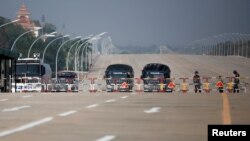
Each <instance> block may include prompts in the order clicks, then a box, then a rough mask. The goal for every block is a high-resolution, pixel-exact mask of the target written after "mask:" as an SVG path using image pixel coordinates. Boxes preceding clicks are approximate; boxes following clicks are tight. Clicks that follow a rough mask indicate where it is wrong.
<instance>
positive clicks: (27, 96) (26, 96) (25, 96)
mask: <svg viewBox="0 0 250 141" xmlns="http://www.w3.org/2000/svg"><path fill="white" fill-rule="evenodd" d="M29 97H32V95H24V96H22V98H29Z"/></svg>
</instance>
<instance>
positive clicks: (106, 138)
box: [96, 135, 115, 141]
mask: <svg viewBox="0 0 250 141" xmlns="http://www.w3.org/2000/svg"><path fill="white" fill-rule="evenodd" d="M113 139H115V136H114V135H106V136H104V137H101V138H99V139H97V140H96V141H111V140H113Z"/></svg>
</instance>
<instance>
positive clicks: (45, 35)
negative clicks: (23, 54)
mask: <svg viewBox="0 0 250 141" xmlns="http://www.w3.org/2000/svg"><path fill="white" fill-rule="evenodd" d="M56 33H57V32H51V33H49V34H43V35H41V36H40V37H38V38H37V39H36V40H35V41H34V42H33V43H32V44H31V45H30V48H29V51H28V55H27V58H29V56H30V51H31V48H32V47H33V45H34V44H35V43H36V42H37V41H38V40H39V39H42V38H44V37H55V35H54V34H56Z"/></svg>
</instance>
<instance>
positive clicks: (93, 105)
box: [86, 104, 98, 109]
mask: <svg viewBox="0 0 250 141" xmlns="http://www.w3.org/2000/svg"><path fill="white" fill-rule="evenodd" d="M97 106H98V104H92V105H89V106H87V107H86V108H88V109H89V108H94V107H97Z"/></svg>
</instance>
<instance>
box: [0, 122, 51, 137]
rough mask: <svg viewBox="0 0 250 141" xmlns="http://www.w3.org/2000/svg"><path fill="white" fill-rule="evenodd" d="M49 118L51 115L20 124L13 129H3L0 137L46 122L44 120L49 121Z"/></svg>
mask: <svg viewBox="0 0 250 141" xmlns="http://www.w3.org/2000/svg"><path fill="white" fill-rule="evenodd" d="M51 120H53V117H47V118H44V119H41V120H38V121H34V122H31V123H28V124H26V125H22V126H20V127H17V128H14V129H10V130H6V131H3V132H0V137H4V136H7V135H10V134H14V133H16V132H21V131H24V130H27V129H29V128H32V127H35V126H38V125H41V124H43V123H46V122H49V121H51Z"/></svg>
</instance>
